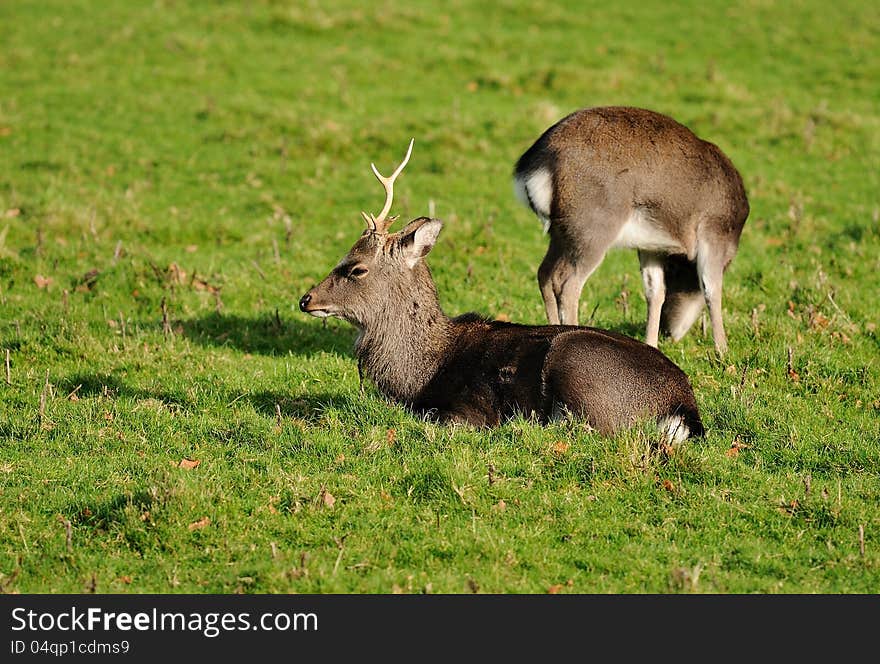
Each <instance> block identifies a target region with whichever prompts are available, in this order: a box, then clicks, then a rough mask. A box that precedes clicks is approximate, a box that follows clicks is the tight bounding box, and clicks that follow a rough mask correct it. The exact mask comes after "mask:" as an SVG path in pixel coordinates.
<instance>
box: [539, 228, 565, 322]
mask: <svg viewBox="0 0 880 664" xmlns="http://www.w3.org/2000/svg"><path fill="white" fill-rule="evenodd" d="M563 260H564V259H563V258H562V256H560V255H559V254H558V253H557V252H556V247H554V245H553V241H552V240H551V241H550V247H549V248H548V249H547V255H546V256H544V260H543V261H542V262H541V267H539V268H538V286H539V287H540V288H541V297H543V298H544V310H545V311H546V312H547V322H548V323H549V324H550V325H559V303H558V302H557V300H556V289H555V288H554V284H553V281H554V277H555V275H556V274H557V273H558V272H559V271H560V268H561V267H562V265H560V264H561V263H562V261H563Z"/></svg>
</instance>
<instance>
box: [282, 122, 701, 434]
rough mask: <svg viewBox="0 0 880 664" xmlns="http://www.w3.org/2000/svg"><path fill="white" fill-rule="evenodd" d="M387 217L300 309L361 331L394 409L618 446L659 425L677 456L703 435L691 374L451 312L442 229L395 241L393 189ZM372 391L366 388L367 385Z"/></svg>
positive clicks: (609, 336)
mask: <svg viewBox="0 0 880 664" xmlns="http://www.w3.org/2000/svg"><path fill="white" fill-rule="evenodd" d="M414 141H415V139H413V140H411V141H410V144H409V149H408V150H407V153H406V156H405V157H404V159H403V161H402V162H401V163H400V165H399V166H398V167H397V169H395V170H394V172H393V173H392V174H391V175H390V176H388V177H385V176H383V175H382V174H381V173H380V172H379V171H378V169H377V168H376V165H375V164H371V168H372V170H373V173H374V174H375V176H376V178H377V179H378V180H379V182H381V183H382V185H383V187H384V188H385V205H384V206H383V208H382V210H381V212H380V213H379V214H378V216H376V215H373V214H367V213H366V212H361V215H362V217H363V219H364V221H365V222H366V229H364V231H363V232H362V234H361V236H360V238H358V240H357V241H356V242H355V244H354V246H352V248H351V250H350V251H349V252H348V253H347V254H346V255H345V256H344V257H343V258H342V259H341V260H340V261H339V262H338V263H337V264H336V266H335V267H334V268H333V269H332V270H331V271H330V273H329V274H328V275H327V277H326V278H324V280H323V281H321V282H320V283H319V284H317V285H316V286H313V287H312V288H311V289H309V290H308V292H306V293H305V295H303V296H302V298H301V299H300V301H299V307H300V309H301V310H302V311H303V312H305V313H307V314H310V315H312V316H316V317H319V318H324V317H327V316H335V317H337V318H339V319H342V320H344V321H347V322H348V323H351V324H352V325H354V326H355V327H356V328H357V330H358V332H359V334H358V336H357V340H356V341H355V355H356V356H357V362H358V375H359V377H360V378H361V381H363V377H364V376H366V377H367V378H369V379H370V380H371V381H372V382H373V383H374V384H375V385H376V387H377V388H378V390H379V392H381V393H382V394H383V395H384V396H385V397H387V398H389V399H390V400H391V401H393V402H396V403H399V404H402V405H403V406H405V407H407V408H409V409H410V410H411V411H413V412H415V413H418V414H420V415H422V416H424V417H425V418H426V420H432V421H436V422H440V423H445V424H451V425H457V424H462V425H470V426H474V427H477V428H480V427H489V428H491V427H495V426H498V425H499V424H500V423H502V422H504V421H507V420H510V419H512V418H514V417H516V416H517V414H522V415H523V416H524V417H527V418H530V419H533V420H536V421H538V422H539V423H541V424H546V423H548V422H550V421H554V420H557V419H560V418H564V417H575V418H579V419H581V420H583V421H586V423H587V424H588V425H589V426H590V427H591V428H592V429H594V430H597V431H599V432H600V433H601V434H605V435H611V434H614V433H616V432H618V431H621V430H623V429H626V428H630V427H632V426H635V425H636V424H637V423H638V422H639V421H640V420H644V419H645V418H654V420H655V421H656V423H657V425H658V426H659V427H660V432H661V434H662V436H663V440H664V441H665V442H666V443H667V444H670V445H677V444H679V443H681V442H682V441H684V440H685V439H687V438H689V437H694V436H702V435H703V433H704V428H703V424H702V421H701V419H700V414H699V411H698V408H697V403H696V400H695V397H694V393H693V390H692V388H691V384H690V382H689V380H688V378H687V376H686V375H685V373H684V372H683V371H682V370H681V369H680V368H679V367H678V366H677V365H676V364H675V363H674V362H672V361H671V360H670V359H669V358H668V357H667V356H666V355H664V354H663V353H662V352H661V351H659V350H657V349H656V348H653V347H651V346H648V345H647V344H644V343H642V342H640V341H637V340H636V339H633V338H631V337H627V336H624V335H621V334H617V333H614V332H610V331H606V330H601V329H595V328H590V327H578V326H570V325H524V324H519V323H512V322H508V321H500V320H491V319H489V318H487V317H484V316H481V315H479V314H476V313H466V314H463V315H460V316H457V317H454V318H450V317H449V316H447V315H446V314H445V313H444V312H443V310H442V309H441V307H440V301H439V296H438V293H437V288H436V286H435V283H434V280H433V277H432V275H431V271H430V269H429V268H428V265H427V263H426V262H425V256H426V255H427V254H428V252H430V251H431V249H432V248H433V247H434V245H435V243H436V242H437V238H438V236H439V234H440V230H441V228H442V226H443V223H442V221H441V220H439V219H436V218H433V217H418V218H415V219H413V220H411V221H410V222H409V223H408V224H406V226H404V227H403V229H402V230H400V231H398V232H396V233H395V232H391V231H390V226H391V224H392V223H393V222H394V221H395V220H396V219H397V218H398V217H397V216H396V215H395V216H393V217H388V213H389V212H390V210H391V205H392V200H393V196H394V182H395V180H396V179H397V177H398V176H399V175H400V173H401V171H402V170H403V168H404V167H405V166H406V164H407V163H408V161H409V159H410V155H411V154H412V148H413V143H414ZM361 384H362V385H363V382H362V383H361Z"/></svg>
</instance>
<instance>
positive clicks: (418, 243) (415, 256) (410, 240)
mask: <svg viewBox="0 0 880 664" xmlns="http://www.w3.org/2000/svg"><path fill="white" fill-rule="evenodd" d="M441 228H443V222H442V221H440V220H439V219H430V218H429V217H419V218H418V219H413V220H412V221H411V222H409V223H408V224H407V225H406V228H404V229H403V230H402V231H400V248H401V250H402V251H403V256H404V258H405V259H406V264H407V265H408V266H409V267H411V268H412V267H415V264H416V263H418V262H419V259H420V258H422V256H424V255H426V254H427V253H428V252H429V251H431V248H432V247H433V246H434V243H435V242H436V241H437V236H438V235H440V229H441Z"/></svg>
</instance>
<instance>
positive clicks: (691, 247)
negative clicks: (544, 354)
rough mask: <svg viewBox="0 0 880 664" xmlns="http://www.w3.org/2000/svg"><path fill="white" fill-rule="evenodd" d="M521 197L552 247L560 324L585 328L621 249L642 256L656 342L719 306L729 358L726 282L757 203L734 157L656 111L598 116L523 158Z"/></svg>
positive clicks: (547, 295)
mask: <svg viewBox="0 0 880 664" xmlns="http://www.w3.org/2000/svg"><path fill="white" fill-rule="evenodd" d="M514 188H515V191H516V193H517V196H518V197H519V198H520V199H521V200H522V201H523V203H524V204H525V205H527V206H528V207H530V208H531V209H532V211H533V212H534V213H535V214H536V215H537V216H538V217H539V219H540V220H541V221H542V222H543V224H544V230H545V232H549V234H550V246H549V247H548V249H547V254H546V256H545V257H544V260H543V261H542V263H541V266H540V268H539V269H538V283H539V285H540V287H541V295H542V296H543V298H544V308H545V309H546V312H547V319H548V321H549V322H550V323H551V324H556V323H569V324H577V321H578V300H579V299H580V296H581V291H582V290H583V287H584V282H585V281H586V280H587V278H588V277H589V276H590V275H591V274H592V273H593V271H594V270H595V269H596V268H597V267H598V266H599V264H600V263H601V262H602V259H603V258H604V257H605V252H607V251H608V250H609V249H611V248H615V247H622V248H627V249H637V250H638V254H639V264H640V266H641V272H642V282H643V284H644V288H645V299H646V301H647V305H648V323H647V327H646V332H645V342H646V343H647V344H649V345H651V346H655V347H656V346H657V341H658V337H659V334H660V328H661V326H662V328H663V330H664V331H666V332H668V333H669V335H670V336H671V337H672V339H673V340H674V341H678V340H679V339H680V338H681V337H683V336H684V334H685V333H686V332H687V331H688V330H689V329H690V327H691V326H692V325H693V323H694V321H695V320H696V319H697V317H698V316H699V315H700V312H701V311H702V309H703V302H704V301H705V303H706V305H707V306H708V308H709V317H710V319H711V322H712V336H713V339H714V341H715V348H716V350H717V351H718V353H719V354H720V355H723V354H724V353H725V352H726V351H727V336H726V334H725V332H724V323H723V322H722V316H721V283H722V279H723V275H724V271H725V270H726V269H727V266H728V265H729V264H730V261H731V260H732V259H733V257H734V255H735V254H736V250H737V246H738V245H739V236H740V233H741V232H742V229H743V225H744V224H745V222H746V217H748V214H749V203H748V199H747V198H746V193H745V188H744V187H743V182H742V178H741V177H740V174H739V172H738V171H737V170H736V168H735V167H734V165H733V164H732V163H731V161H730V159H728V158H727V156H725V154H724V153H723V152H721V150H720V149H719V148H718V147H717V146H715V145H713V144H712V143H709V142H707V141H704V140H701V139H699V138H697V136H695V135H694V134H693V132H691V130H690V129H688V128H687V127H685V126H684V125H681V124H679V123H678V122H676V121H675V120H673V119H672V118H670V117H667V116H665V115H660V114H659V113H654V112H653V111H648V110H644V109H640V108H630V107H617V106H611V107H602V108H589V109H583V110H580V111H577V112H575V113H572V114H571V115H569V116H568V117H566V118H563V119H562V120H560V121H559V122H557V123H556V124H555V125H553V126H552V127H550V128H549V129H548V130H547V131H545V132H544V133H543V135H542V136H541V137H540V138H539V139H538V140H537V141H535V143H534V144H533V145H532V146H531V147H530V148H529V149H528V150H526V152H525V153H524V154H523V155H522V156H521V157H520V158H519V160H518V161H517V163H516V167H515V169H514Z"/></svg>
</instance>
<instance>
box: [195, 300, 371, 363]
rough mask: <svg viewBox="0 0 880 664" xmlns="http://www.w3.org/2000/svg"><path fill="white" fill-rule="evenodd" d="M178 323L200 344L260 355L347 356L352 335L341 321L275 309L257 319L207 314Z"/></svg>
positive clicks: (352, 341) (349, 328)
mask: <svg viewBox="0 0 880 664" xmlns="http://www.w3.org/2000/svg"><path fill="white" fill-rule="evenodd" d="M179 324H180V326H181V327H182V329H183V336H184V337H186V338H187V339H190V340H191V341H194V342H196V343H198V344H201V345H203V346H215V347H224V346H225V347H229V348H234V349H236V350H240V351H243V352H245V353H260V354H262V355H288V354H290V353H293V354H294V355H311V354H313V353H316V352H322V351H323V352H333V353H339V354H340V355H350V354H351V353H352V347H353V345H354V338H355V334H356V333H355V330H354V328H352V327H350V326H348V325H346V324H345V323H340V322H338V321H333V322H331V323H330V324H328V325H321V324H320V323H318V322H317V321H309V320H299V319H297V318H281V317H280V316H279V315H278V313H277V311H276V312H275V313H273V314H268V315H265V316H261V317H258V318H245V317H243V316H234V315H223V314H218V313H211V314H209V315H207V316H203V317H201V318H194V319H191V320H184V321H180V323H179Z"/></svg>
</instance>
